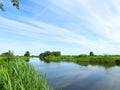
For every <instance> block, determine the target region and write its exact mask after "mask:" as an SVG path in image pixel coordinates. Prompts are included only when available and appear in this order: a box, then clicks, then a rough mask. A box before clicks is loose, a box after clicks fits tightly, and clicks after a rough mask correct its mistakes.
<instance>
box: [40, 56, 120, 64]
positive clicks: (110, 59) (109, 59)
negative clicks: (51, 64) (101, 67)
mask: <svg viewBox="0 0 120 90" xmlns="http://www.w3.org/2000/svg"><path fill="white" fill-rule="evenodd" d="M42 59H43V60H45V61H71V62H96V63H112V64H116V63H117V64H120V56H113V55H103V56H102V55H101V56H100V55H99V56H87V55H86V56H85V55H83V56H82V55H79V56H77V55H76V56H65V55H63V56H45V57H44V58H42Z"/></svg>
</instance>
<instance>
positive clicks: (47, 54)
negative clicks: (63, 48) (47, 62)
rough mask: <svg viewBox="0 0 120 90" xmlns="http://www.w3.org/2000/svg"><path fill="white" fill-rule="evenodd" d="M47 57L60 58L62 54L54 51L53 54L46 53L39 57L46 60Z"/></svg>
mask: <svg viewBox="0 0 120 90" xmlns="http://www.w3.org/2000/svg"><path fill="white" fill-rule="evenodd" d="M47 56H55V57H58V56H61V53H60V51H53V52H50V51H45V52H44V53H41V54H40V55H39V57H40V58H41V59H43V60H44V59H45V58H46V57H47Z"/></svg>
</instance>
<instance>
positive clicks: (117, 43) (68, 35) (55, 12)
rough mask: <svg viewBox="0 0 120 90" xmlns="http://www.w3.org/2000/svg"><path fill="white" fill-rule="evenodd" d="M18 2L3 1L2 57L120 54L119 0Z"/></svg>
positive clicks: (0, 48)
mask: <svg viewBox="0 0 120 90" xmlns="http://www.w3.org/2000/svg"><path fill="white" fill-rule="evenodd" d="M19 1H20V10H17V9H16V8H15V7H13V6H12V4H11V3H10V2H9V0H8V2H7V0H0V2H3V4H5V5H4V8H5V9H6V11H5V12H2V11H0V53H2V52H5V51H7V50H13V51H14V52H15V53H16V54H19V55H21V54H24V53H25V51H27V50H28V51H30V52H31V54H36V55H38V54H39V53H41V52H44V51H46V50H50V51H61V52H62V54H70V55H71V54H81V53H86V54H88V53H89V52H90V51H93V52H94V53H95V54H120V0H19Z"/></svg>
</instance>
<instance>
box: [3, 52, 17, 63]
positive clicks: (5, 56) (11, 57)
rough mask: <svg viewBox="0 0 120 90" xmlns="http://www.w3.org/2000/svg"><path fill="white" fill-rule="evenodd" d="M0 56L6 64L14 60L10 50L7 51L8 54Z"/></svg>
mask: <svg viewBox="0 0 120 90" xmlns="http://www.w3.org/2000/svg"><path fill="white" fill-rule="evenodd" d="M1 56H2V57H4V58H5V61H8V62H9V60H14V59H15V58H14V53H13V51H11V50H9V51H8V52H5V53H2V54H1Z"/></svg>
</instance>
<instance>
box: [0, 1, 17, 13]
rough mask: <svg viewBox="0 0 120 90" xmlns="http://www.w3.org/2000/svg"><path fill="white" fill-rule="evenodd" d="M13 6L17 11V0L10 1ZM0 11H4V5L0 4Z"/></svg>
mask: <svg viewBox="0 0 120 90" xmlns="http://www.w3.org/2000/svg"><path fill="white" fill-rule="evenodd" d="M11 2H12V4H13V6H15V7H16V8H17V9H19V0H11ZM0 9H1V10H2V11H5V9H4V5H3V4H2V3H0Z"/></svg>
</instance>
